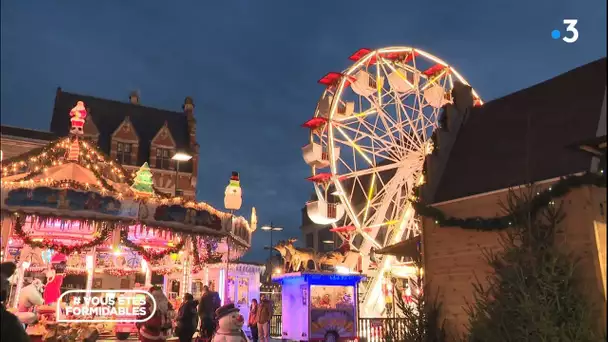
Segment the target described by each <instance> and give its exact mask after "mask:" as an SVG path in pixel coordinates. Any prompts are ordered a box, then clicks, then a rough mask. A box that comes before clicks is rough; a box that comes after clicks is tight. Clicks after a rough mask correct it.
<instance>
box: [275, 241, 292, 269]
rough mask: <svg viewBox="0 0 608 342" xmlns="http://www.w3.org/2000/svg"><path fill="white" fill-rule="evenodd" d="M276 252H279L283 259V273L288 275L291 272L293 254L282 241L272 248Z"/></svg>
mask: <svg viewBox="0 0 608 342" xmlns="http://www.w3.org/2000/svg"><path fill="white" fill-rule="evenodd" d="M272 248H273V249H274V250H275V251H278V252H279V253H280V254H281V258H283V272H285V273H287V272H289V271H291V259H292V257H291V253H289V251H288V250H287V248H286V247H285V241H283V240H281V241H279V243H277V244H276V245H275V246H273V247H272Z"/></svg>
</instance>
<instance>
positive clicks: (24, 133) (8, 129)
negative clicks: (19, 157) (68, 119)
mask: <svg viewBox="0 0 608 342" xmlns="http://www.w3.org/2000/svg"><path fill="white" fill-rule="evenodd" d="M0 134H1V135H4V136H13V137H19V138H27V139H35V140H43V141H52V140H55V139H57V136H56V135H55V134H53V133H51V132H45V131H38V130H35V129H27V128H20V127H13V126H5V125H2V126H0Z"/></svg>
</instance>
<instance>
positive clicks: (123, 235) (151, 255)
mask: <svg viewBox="0 0 608 342" xmlns="http://www.w3.org/2000/svg"><path fill="white" fill-rule="evenodd" d="M120 240H121V241H122V244H123V245H125V247H128V248H130V249H131V250H133V251H135V252H137V253H139V255H141V256H142V257H143V258H144V259H146V261H156V260H160V259H162V258H164V257H166V256H167V255H169V254H173V253H178V252H179V251H180V250H181V249H182V248H184V246H185V244H186V239H182V240H181V241H180V242H179V243H178V244H177V245H175V246H173V247H171V248H167V249H165V250H163V251H160V252H152V251H149V250H147V249H145V248H144V247H142V246H140V245H138V244H136V243H134V242H133V241H131V240H129V236H128V232H127V231H126V230H125V229H123V230H121V231H120Z"/></svg>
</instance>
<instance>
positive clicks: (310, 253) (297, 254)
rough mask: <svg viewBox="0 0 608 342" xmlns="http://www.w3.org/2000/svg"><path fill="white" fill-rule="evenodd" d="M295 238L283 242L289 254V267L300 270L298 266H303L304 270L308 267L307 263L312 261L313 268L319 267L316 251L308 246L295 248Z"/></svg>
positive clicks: (295, 270)
mask: <svg viewBox="0 0 608 342" xmlns="http://www.w3.org/2000/svg"><path fill="white" fill-rule="evenodd" d="M296 241H297V240H296V239H289V240H287V242H286V243H285V249H287V251H288V252H289V253H290V254H291V267H292V270H293V271H294V272H297V271H299V270H300V267H302V266H303V267H304V270H306V269H308V263H309V262H310V261H312V262H313V270H315V271H317V270H318V269H319V261H318V255H317V252H315V251H314V250H313V249H310V248H306V249H303V248H296V247H295V246H294V245H293V243H294V242H296Z"/></svg>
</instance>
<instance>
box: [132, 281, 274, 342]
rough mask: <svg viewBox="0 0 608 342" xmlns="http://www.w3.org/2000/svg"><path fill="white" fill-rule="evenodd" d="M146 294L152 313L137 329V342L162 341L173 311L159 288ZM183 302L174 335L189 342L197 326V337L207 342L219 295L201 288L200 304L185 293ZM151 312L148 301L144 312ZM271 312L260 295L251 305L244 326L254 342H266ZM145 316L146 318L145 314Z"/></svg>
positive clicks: (219, 304) (213, 325) (214, 321)
mask: <svg viewBox="0 0 608 342" xmlns="http://www.w3.org/2000/svg"><path fill="white" fill-rule="evenodd" d="M150 293H151V294H152V296H153V297H154V299H155V300H156V312H155V313H154V316H153V317H152V318H151V319H150V320H148V321H147V322H144V323H142V324H141V326H140V327H139V339H140V341H142V342H154V341H165V340H166V339H167V337H168V336H169V332H170V330H171V329H172V326H171V319H172V315H173V314H172V311H173V308H172V307H171V304H170V303H169V302H168V300H167V297H165V295H164V293H163V292H162V290H161V288H160V287H152V288H151V289H150ZM183 299H184V300H183V302H182V304H181V306H180V308H179V310H178V311H177V317H176V326H175V335H176V336H177V337H178V338H179V340H180V342H190V341H192V338H193V336H194V334H195V333H196V332H197V330H198V327H199V323H200V337H201V338H202V339H203V340H210V339H211V337H212V336H213V334H214V332H215V331H216V327H217V320H216V312H217V310H218V309H219V308H220V307H221V299H220V296H219V293H217V292H215V291H211V290H210V289H209V287H208V286H204V287H203V294H202V296H201V298H200V300H195V299H194V297H193V296H192V294H190V293H186V294H185V295H184V298H183ZM151 309H152V303H151V301H150V303H149V305H147V310H151ZM272 311H273V309H272V304H271V303H270V301H269V300H268V299H267V298H266V297H265V296H264V295H261V296H260V301H259V303H258V301H257V299H253V300H252V301H251V305H250V307H249V318H248V320H247V324H248V326H249V328H250V331H251V335H252V339H253V341H254V342H257V341H260V342H269V341H270V319H271V317H272ZM146 313H147V314H148V315H149V314H150V312H149V311H147V312H146Z"/></svg>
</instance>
